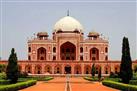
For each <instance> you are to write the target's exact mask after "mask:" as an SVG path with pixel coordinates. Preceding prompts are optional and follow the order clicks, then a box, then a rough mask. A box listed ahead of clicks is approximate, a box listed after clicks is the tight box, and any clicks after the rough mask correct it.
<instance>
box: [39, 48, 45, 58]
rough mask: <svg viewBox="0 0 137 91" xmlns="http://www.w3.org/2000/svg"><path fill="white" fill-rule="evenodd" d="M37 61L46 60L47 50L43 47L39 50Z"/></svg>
mask: <svg viewBox="0 0 137 91" xmlns="http://www.w3.org/2000/svg"><path fill="white" fill-rule="evenodd" d="M37 59H38V60H46V49H45V48H43V47H41V48H39V49H38V50H37Z"/></svg>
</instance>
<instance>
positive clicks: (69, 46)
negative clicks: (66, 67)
mask: <svg viewBox="0 0 137 91" xmlns="http://www.w3.org/2000/svg"><path fill="white" fill-rule="evenodd" d="M60 58H61V60H75V59H76V46H75V45H74V44H73V43H71V42H65V43H63V44H62V45H61V46H60Z"/></svg>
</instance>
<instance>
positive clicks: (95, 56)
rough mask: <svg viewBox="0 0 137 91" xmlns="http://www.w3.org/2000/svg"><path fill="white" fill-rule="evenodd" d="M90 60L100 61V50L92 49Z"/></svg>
mask: <svg viewBox="0 0 137 91" xmlns="http://www.w3.org/2000/svg"><path fill="white" fill-rule="evenodd" d="M90 60H92V61H94V60H99V49H97V48H95V47H93V48H91V49H90Z"/></svg>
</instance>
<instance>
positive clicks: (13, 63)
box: [6, 48, 19, 83]
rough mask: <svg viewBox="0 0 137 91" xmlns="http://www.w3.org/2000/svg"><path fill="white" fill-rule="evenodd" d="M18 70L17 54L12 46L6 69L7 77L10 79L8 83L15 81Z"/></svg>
mask: <svg viewBox="0 0 137 91" xmlns="http://www.w3.org/2000/svg"><path fill="white" fill-rule="evenodd" d="M18 72H19V71H18V64H17V55H16V53H15V50H14V48H12V50H11V54H10V56H9V59H8V65H7V69H6V75H7V79H9V80H10V83H17V80H18Z"/></svg>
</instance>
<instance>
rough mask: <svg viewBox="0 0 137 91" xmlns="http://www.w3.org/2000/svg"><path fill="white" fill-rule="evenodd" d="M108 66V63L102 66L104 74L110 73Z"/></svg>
mask: <svg viewBox="0 0 137 91" xmlns="http://www.w3.org/2000/svg"><path fill="white" fill-rule="evenodd" d="M110 70H111V69H110V66H109V65H105V67H104V73H105V74H109V73H110Z"/></svg>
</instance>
